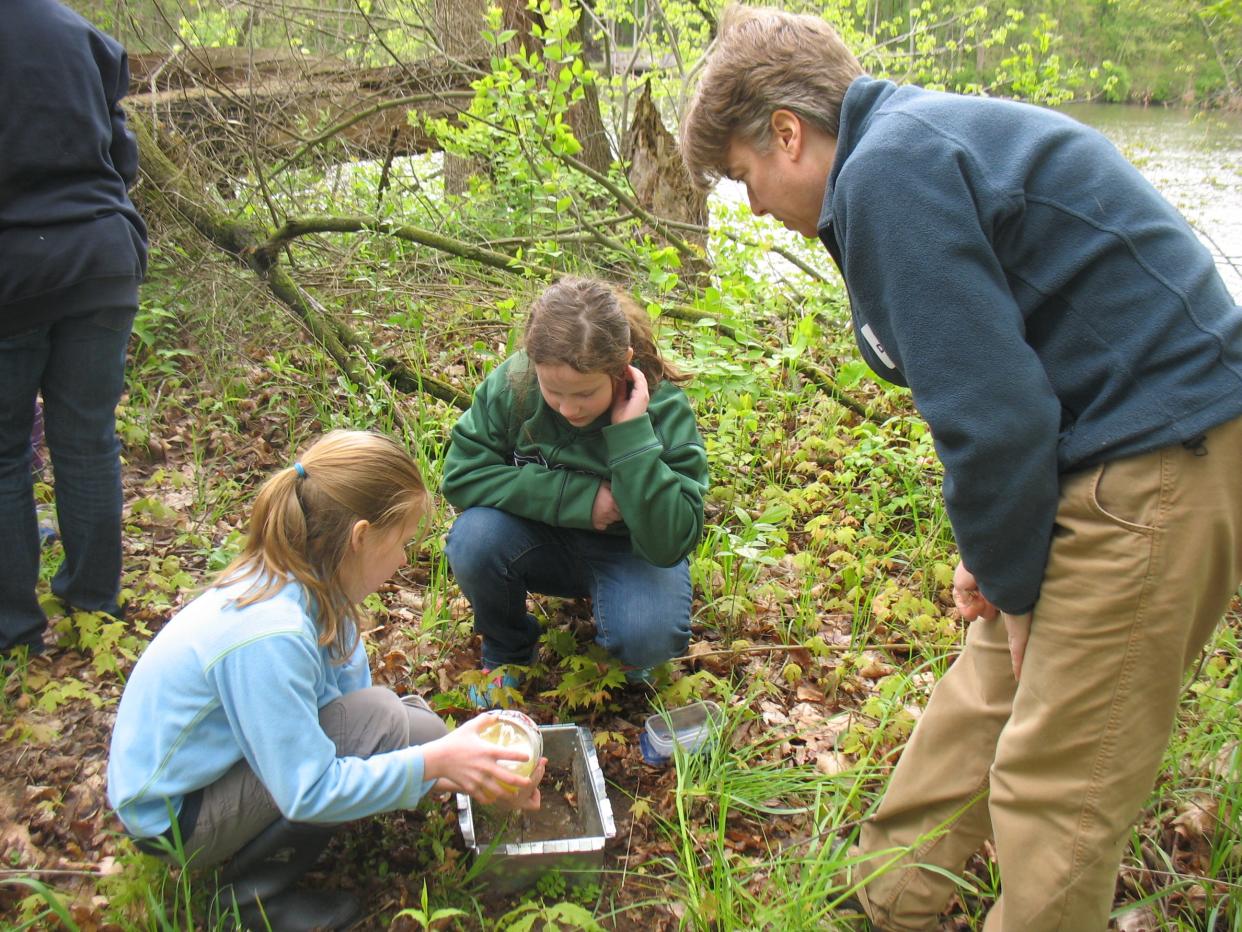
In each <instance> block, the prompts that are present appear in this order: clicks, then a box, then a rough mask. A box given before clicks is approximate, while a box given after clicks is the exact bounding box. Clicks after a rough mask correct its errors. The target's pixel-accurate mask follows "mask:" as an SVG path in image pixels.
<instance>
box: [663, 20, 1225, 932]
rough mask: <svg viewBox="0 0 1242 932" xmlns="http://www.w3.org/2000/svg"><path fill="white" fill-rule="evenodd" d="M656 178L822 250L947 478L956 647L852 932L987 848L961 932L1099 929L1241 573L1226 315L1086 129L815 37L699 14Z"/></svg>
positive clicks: (909, 909)
mask: <svg viewBox="0 0 1242 932" xmlns="http://www.w3.org/2000/svg"><path fill="white" fill-rule="evenodd" d="M682 153H683V157H684V159H685V161H686V165H687V167H688V168H689V169H690V171H691V173H692V175H694V176H695V177H696V179H697V180H698V181H699V183H701V184H708V183H710V182H711V181H712V180H714V179H715V178H718V177H721V176H726V177H729V178H733V179H735V180H738V181H740V182H742V183H743V184H744V185H745V186H746V189H747V193H748V195H749V198H750V206H751V209H752V210H753V211H754V212H755V213H756V214H760V215H762V214H765V213H770V214H772V215H773V216H774V217H775V218H776V219H777V220H780V221H782V222H783V223H784V224H785V225H786V226H787V227H789V228H791V229H793V230H796V231H797V232H799V233H801V234H803V235H804V236H807V237H818V238H819V239H820V240H821V241H822V242H823V244H824V246H825V247H826V248H827V249H828V251H829V253H831V255H832V257H833V259H834V260H835V261H836V263H837V265H838V267H839V268H840V269H841V273H842V276H843V278H844V280H845V285H846V288H847V289H848V291H849V297H850V305H851V308H852V312H853V322H854V330H855V335H856V338H857V342H858V345H859V348H860V350H861V352H862V354H863V356H864V358H865V359H866V361H867V363H868V364H869V365H870V366H871V368H872V369H873V370H874V371H875V372H876V373H877V374H879V375H880V376H881V377H883V378H885V379H887V380H889V381H891V382H895V383H898V384H901V385H907V386H909V388H910V390H911V393H912V394H913V398H914V403H915V405H916V406H917V408H918V409H919V412H920V413H921V414H922V415H923V416H924V417H925V418H926V419H927V422H928V424H929V425H930V427H931V430H932V433H933V436H934V438H935V443H936V449H937V451H938V453H939V455H940V458H941V460H942V462H943V463H944V471H945V478H944V496H945V502H946V505H947V509H948V514H949V518H950V520H951V522H952V525H953V532H954V535H955V537H956V539H957V544H958V548H959V550H960V552H961V563H960V564H959V565H958V568H957V572H956V574H955V578H954V599H955V602H956V603H957V606H958V608H959V609H960V611H961V613H962V616H963V617H964V618H965V619H966V620H968V621H973V624H971V626H970V629H969V631H968V633H967V637H966V644H965V649H964V651H963V653H962V655H961V656H960V657H959V658H958V660H957V661H956V662H955V663H954V664H953V666H952V667H951V668H950V670H949V672H948V673H947V674H946V675H945V676H944V678H943V679H941V681H940V682H939V683H938V684H937V686H936V689H935V691H934V692H933V694H932V697H931V700H930V702H929V704H928V706H927V709H926V711H925V712H924V714H923V716H922V717H921V718H920V720H919V723H918V725H917V726H916V728H915V731H914V734H913V736H912V737H911V740H910V743H909V745H908V746H907V747H906V749H905V751H904V753H903V754H902V757H901V760H900V762H899V763H898V765H897V768H896V770H895V771H894V773H893V777H892V779H891V781H890V783H889V787H888V790H887V792H886V794H885V797H884V800H883V802H882V803H881V805H880V808H879V810H878V812H877V813H876V816H875V818H874V819H872V820H870V821H869V823H868V824H867V825H865V826H864V828H863V830H862V835H861V846H862V850H863V854H864V855H866V856H868V857H871V856H874V857H875V858H876V860H875V862H874V864H875V868H876V870H875V871H874V874H875V875H874V876H869V872H868V871H866V870H864V871H863V872H862V873H860V874H856V875H855V877H854V878H853V880H852V881H851V886H854V885H856V884H862V885H863V887H862V891H861V892H862V899H863V900H864V902H863V903H862V906H863V908H864V910H865V911H866V912H867V913H868V915H869V917H870V919H871V921H872V922H873V923H875V925H876V926H878V927H879V928H883V929H886V930H915V929H931V928H938V927H939V925H938V921H937V916H938V914H939V912H940V910H941V909H942V908H943V907H944V905H945V904H946V902H947V901H948V900H949V898H950V896H951V894H952V893H953V890H954V882H953V879H952V875H953V874H954V873H960V872H961V871H962V869H963V867H964V865H965V863H966V860H967V858H968V857H970V855H971V854H972V853H974V851H975V850H976V849H978V848H979V847H980V845H981V844H982V843H983V842H984V840H985V839H987V838H989V837H991V838H993V839H994V840H995V843H996V852H997V858H998V862H999V866H1000V874H1001V891H1002V892H1001V898H1000V900H999V901H998V903H997V904H996V906H995V907H994V908H993V909H992V910H991V912H990V913H989V914H988V918H987V922H986V925H985V928H986V930H987V932H994V930H1021V932H1042V930H1053V929H1059V930H1065V932H1100V930H1102V929H1104V928H1105V926H1106V925H1107V922H1108V914H1109V910H1110V907H1111V905H1112V894H1113V889H1114V883H1115V879H1116V872H1117V867H1118V863H1119V861H1120V858H1121V851H1122V846H1123V844H1124V842H1125V839H1126V837H1127V834H1128V832H1129V828H1130V824H1131V822H1132V821H1133V819H1134V817H1135V815H1136V814H1137V813H1138V812H1139V809H1140V808H1141V806H1142V805H1143V802H1144V801H1145V799H1146V798H1147V794H1148V793H1149V791H1150V790H1151V786H1152V783H1153V782H1154V780H1155V778H1156V775H1157V773H1158V772H1159V768H1160V763H1161V757H1162V754H1163V751H1164V748H1165V745H1166V744H1167V742H1168V738H1169V734H1170V732H1171V730H1172V726H1173V721H1174V716H1175V713H1176V709H1177V700H1178V694H1179V687H1180V685H1181V680H1182V675H1183V671H1184V670H1185V669H1186V667H1187V666H1188V665H1189V664H1190V662H1191V661H1193V660H1194V658H1195V657H1196V656H1197V654H1198V653H1199V651H1200V650H1201V649H1202V647H1203V645H1204V644H1205V643H1206V642H1207V639H1208V637H1209V636H1210V635H1211V633H1212V631H1213V629H1214V628H1215V626H1216V625H1217V623H1218V622H1219V620H1220V617H1221V615H1222V614H1223V612H1224V611H1225V609H1226V607H1227V606H1228V604H1229V600H1230V598H1231V597H1232V596H1233V594H1234V593H1235V592H1236V591H1237V585H1238V581H1239V579H1240V578H1242V468H1239V463H1242V310H1239V308H1238V307H1237V305H1236V303H1235V301H1234V300H1233V298H1231V296H1230V295H1229V293H1228V291H1227V290H1226V288H1225V285H1224V283H1223V281H1222V280H1221V278H1220V275H1219V274H1218V272H1217V270H1216V268H1215V265H1214V263H1213V261H1212V257H1211V256H1210V255H1209V254H1208V252H1207V250H1206V249H1205V248H1204V247H1203V246H1202V245H1201V244H1200V243H1199V242H1198V240H1197V238H1196V237H1195V235H1194V233H1193V232H1192V231H1191V229H1190V228H1189V226H1188V225H1187V224H1186V222H1185V220H1184V219H1183V218H1182V217H1181V216H1180V215H1179V214H1178V212H1177V211H1176V210H1174V208H1173V207H1171V206H1170V205H1169V204H1168V203H1167V202H1165V201H1164V199H1163V198H1161V197H1160V196H1159V194H1157V192H1156V191H1155V190H1154V189H1153V188H1152V186H1151V185H1150V184H1148V183H1147V181H1145V180H1144V179H1143V177H1142V176H1141V175H1140V174H1139V172H1138V171H1137V170H1136V169H1135V168H1134V167H1133V166H1131V165H1130V164H1129V163H1127V162H1126V160H1125V159H1124V158H1122V156H1121V155H1120V154H1119V153H1118V152H1117V151H1116V149H1114V148H1113V146H1112V145H1111V144H1110V143H1109V142H1108V141H1107V140H1106V139H1104V137H1103V136H1101V135H1100V134H1099V133H1097V132H1095V131H1094V130H1091V129H1089V128H1087V127H1085V126H1082V125H1081V124H1078V123H1076V122H1075V121H1074V120H1072V119H1070V118H1069V117H1066V116H1063V115H1061V114H1057V113H1054V112H1051V111H1048V110H1044V109H1041V108H1038V107H1032V106H1028V105H1024V104H1018V103H1014V102H1009V101H1000V100H987V99H982V98H977V97H963V96H959V95H955V94H945V93H938V92H933V91H927V90H923V89H920V88H916V87H900V86H898V85H895V84H893V83H891V82H889V81H883V80H876V79H873V78H871V77H868V76H867V75H865V74H864V73H863V71H862V68H861V66H860V65H859V63H858V61H857V59H856V58H855V57H854V55H853V54H852V53H851V52H850V51H849V49H847V48H846V46H845V45H844V43H843V42H842V40H841V38H840V36H838V35H837V34H836V32H835V31H834V30H833V29H832V28H831V27H829V26H828V25H827V24H826V23H824V22H823V21H822V20H820V19H818V18H815V17H812V16H796V15H792V14H788V13H783V12H779V11H776V10H764V9H756V8H748V9H742V8H736V7H735V8H732V9H731V10H730V11H728V12H727V13H726V15H725V18H724V21H723V23H722V25H721V30H720V35H719V36H718V38H717V41H716V44H715V46H714V47H713V50H712V51H711V53H710V55H709V58H708V61H707V65H706V68H705V69H704V71H703V73H702V79H701V82H700V84H699V86H698V89H697V91H696V96H695V99H694V101H693V102H692V104H691V106H690V107H689V109H688V111H687V113H686V116H685V118H684V121H683V125H682ZM903 850H904V851H905V852H907V854H906V857H905V859H904V860H903V861H900V862H898V863H897V864H896V865H894V869H890V870H884V871H880V870H879V868H880V865H881V864H884V866H885V867H887V866H888V864H887V862H889V861H891V859H892V858H891V856H892V854H893V852H895V851H903ZM1033 852H1034V853H1036V856H1035V857H1032V856H1031V855H1032V853H1033Z"/></svg>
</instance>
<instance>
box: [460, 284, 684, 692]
mask: <svg viewBox="0 0 1242 932" xmlns="http://www.w3.org/2000/svg"><path fill="white" fill-rule="evenodd" d="M687 378H688V377H687V376H686V375H684V374H683V373H681V372H679V371H678V370H677V369H676V368H674V367H673V366H671V365H670V364H669V363H667V362H666V361H664V359H663V358H662V357H661V355H660V352H659V349H658V348H657V347H656V344H655V340H654V338H653V336H652V330H651V321H650V318H649V317H648V316H647V313H646V312H645V311H644V310H643V309H642V308H641V307H639V306H638V305H637V304H636V303H635V302H634V301H633V300H632V299H631V298H629V297H628V296H627V295H625V294H623V293H621V292H620V291H618V290H617V289H615V288H613V287H612V286H610V285H607V284H604V283H602V282H598V281H593V280H588V279H573V278H571V279H563V280H562V281H560V282H557V283H556V284H554V285H552V286H551V287H549V288H548V289H547V290H546V291H545V292H544V293H543V294H542V295H541V296H540V297H539V298H538V299H537V300H536V301H535V303H534V306H533V307H532V308H531V310H530V314H529V317H528V319H527V322H526V331H525V334H524V339H523V349H522V350H521V351H520V352H518V353H516V354H514V355H513V356H511V357H510V358H509V359H507V360H505V361H504V362H503V363H501V365H499V366H498V367H497V368H496V369H495V370H494V371H493V372H492V373H491V374H490V375H489V376H488V377H487V378H486V379H485V380H484V381H483V384H482V385H480V386H479V388H478V390H477V391H476V392H475V396H474V403H473V405H472V406H471V407H470V410H469V411H467V412H466V413H465V414H463V415H462V417H461V419H460V420H459V421H458V422H457V424H456V426H455V427H454V428H453V435H452V445H451V447H450V448H449V452H448V456H447V458H446V460H445V464H444V486H443V494H444V497H445V498H447V499H448V500H449V501H450V502H452V503H453V504H454V505H455V506H457V507H458V508H459V509H461V510H462V513H461V515H460V516H459V517H458V519H457V521H456V522H455V523H454V525H453V528H452V530H451V532H450V534H449V539H448V548H447V552H448V558H449V563H450V565H451V567H452V569H453V573H454V575H455V576H456V578H457V582H458V584H459V585H460V586H461V589H462V592H463V593H464V594H465V595H466V597H467V598H468V599H469V600H470V603H471V606H472V608H473V609H474V616H475V630H476V631H478V632H479V634H480V635H482V638H483V648H482V665H483V668H484V670H487V671H491V670H494V669H495V668H496V667H501V666H510V665H528V664H530V663H531V662H532V660H533V659H534V656H535V652H536V648H537V643H538V640H539V634H540V628H539V624H538V622H537V621H536V620H535V618H534V617H533V616H532V615H531V614H529V613H528V612H527V610H526V597H527V594H528V593H530V592H538V593H543V594H546V595H554V596H560V597H579V596H588V595H589V596H590V597H591V602H592V606H593V609H594V614H595V624H596V631H597V633H596V641H597V642H598V643H599V644H600V645H601V646H603V647H604V648H605V649H606V650H607V651H608V652H609V653H610V654H612V655H613V656H615V657H617V658H618V659H619V660H620V661H621V663H622V664H623V665H625V667H626V668H627V669H628V670H629V671H630V675H631V678H641V676H642V675H643V673H644V671H646V670H647V669H649V668H650V667H653V666H655V665H656V664H660V663H663V662H665V661H667V660H669V659H670V658H672V657H676V656H679V655H680V654H681V653H683V652H684V651H685V648H686V644H687V643H688V641H689V638H690V603H691V591H690V572H689V564H688V562H687V556H688V555H689V553H690V551H691V550H693V549H694V547H695V545H696V544H697V542H698V539H699V535H700V534H701V533H702V530H703V492H704V491H705V490H706V488H707V455H706V452H705V450H704V448H703V440H702V437H700V436H699V432H698V428H697V427H696V425H695V420H694V412H693V411H692V410H691V408H690V404H689V402H688V401H687V399H686V396H685V394H684V393H683V392H682V390H681V389H680V388H679V387H678V384H679V383H681V382H684V381H686V379H687ZM516 684H517V681H516V679H514V678H513V676H512V675H511V674H506V673H505V672H504V671H499V672H498V674H497V676H496V677H495V678H494V680H493V683H492V685H491V686H489V688H488V689H487V690H484V691H482V692H477V691H476V692H475V693H474V694H473V698H475V700H476V702H477V703H478V704H480V705H489V704H494V702H495V700H496V699H497V697H498V689H499V688H500V687H509V688H512V687H513V686H516Z"/></svg>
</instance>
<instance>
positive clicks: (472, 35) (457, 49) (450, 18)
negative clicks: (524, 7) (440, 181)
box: [432, 0, 489, 194]
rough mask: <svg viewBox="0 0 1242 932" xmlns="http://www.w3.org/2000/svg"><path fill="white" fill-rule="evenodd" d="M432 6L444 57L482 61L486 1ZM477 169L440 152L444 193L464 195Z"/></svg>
mask: <svg viewBox="0 0 1242 932" xmlns="http://www.w3.org/2000/svg"><path fill="white" fill-rule="evenodd" d="M432 6H433V7H434V10H433V13H434V16H435V31H436V34H437V37H438V38H439V40H440V48H441V49H443V50H444V54H445V55H447V56H448V57H449V59H450V60H452V61H457V62H469V61H478V60H484V61H485V60H486V59H487V57H488V51H489V49H488V46H487V43H486V42H485V41H484V40H483V27H484V26H485V25H486V23H487V6H488V0H435V2H434V3H433V4H432ZM479 170H480V166H479V164H478V163H477V162H476V161H475V160H474V159H468V158H463V157H461V156H458V155H450V154H449V153H447V152H446V153H444V192H445V193H446V194H464V193H465V192H466V191H467V190H469V188H470V177H471V176H472V175H475V174H477V173H478V172H479Z"/></svg>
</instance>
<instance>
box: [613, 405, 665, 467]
mask: <svg viewBox="0 0 1242 932" xmlns="http://www.w3.org/2000/svg"><path fill="white" fill-rule="evenodd" d="M604 443H606V444H607V445H608V465H610V466H614V465H616V464H617V463H620V462H623V461H625V460H626V459H628V458H629V457H631V456H634V455H635V454H637V453H642V452H643V451H645V450H649V449H651V448H652V447H658V446H660V438H659V437H657V436H656V432H655V428H654V427H653V426H652V424H651V418H650V417H649V416H647V415H645V414H644V415H643V416H642V417H635V418H631V419H630V420H628V421H622V422H621V423H620V424H609V425H608V426H607V427H605V428H604Z"/></svg>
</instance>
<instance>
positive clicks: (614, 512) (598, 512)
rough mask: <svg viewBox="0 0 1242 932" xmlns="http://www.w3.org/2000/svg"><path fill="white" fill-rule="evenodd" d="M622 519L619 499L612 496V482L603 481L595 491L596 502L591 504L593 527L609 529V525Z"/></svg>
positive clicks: (600, 529)
mask: <svg viewBox="0 0 1242 932" xmlns="http://www.w3.org/2000/svg"><path fill="white" fill-rule="evenodd" d="M620 520H621V509H620V508H619V507H618V506H617V500H616V499H615V498H613V497H612V483H611V482H601V483H600V484H599V490H598V491H597V492H596V493H595V504H593V505H592V506H591V527H593V528H595V530H597V531H603V530H605V529H607V527H608V525H610V524H616V523H617V522H618V521H620Z"/></svg>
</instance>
